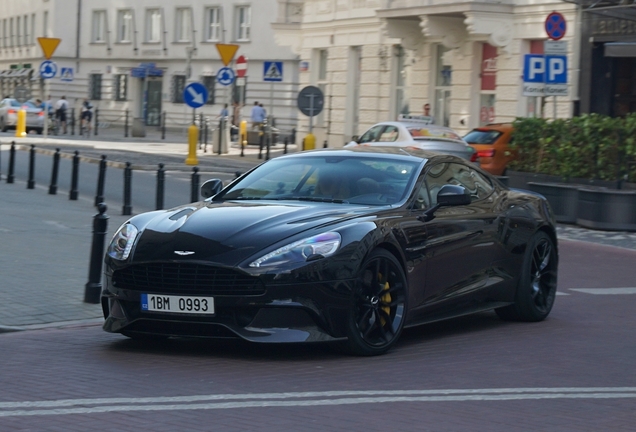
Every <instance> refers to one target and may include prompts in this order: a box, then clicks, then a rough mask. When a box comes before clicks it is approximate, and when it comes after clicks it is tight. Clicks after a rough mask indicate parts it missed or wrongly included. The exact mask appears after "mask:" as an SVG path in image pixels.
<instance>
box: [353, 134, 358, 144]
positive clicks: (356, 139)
mask: <svg viewBox="0 0 636 432" xmlns="http://www.w3.org/2000/svg"><path fill="white" fill-rule="evenodd" d="M351 141H355V142H357V143H358V144H360V137H359V136H358V135H354V136H352V137H351Z"/></svg>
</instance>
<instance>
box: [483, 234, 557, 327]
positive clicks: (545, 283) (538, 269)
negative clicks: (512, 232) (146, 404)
mask: <svg viewBox="0 0 636 432" xmlns="http://www.w3.org/2000/svg"><path fill="white" fill-rule="evenodd" d="M557 266H558V262H557V252H556V248H555V246H554V243H553V242H552V239H550V237H549V236H548V235H547V234H546V233H544V232H538V233H537V234H535V236H534V237H533V238H532V239H531V240H530V242H529V243H528V247H527V249H526V254H525V257H524V259H523V269H522V271H521V277H520V280H519V285H518V286H517V293H516V296H515V302H514V303H513V304H512V305H510V306H506V307H503V308H499V309H496V310H495V312H496V313H497V315H499V317H500V318H502V319H505V320H512V321H542V320H544V319H545V318H546V317H547V316H548V314H549V313H550V311H551V310H552V306H553V305H554V300H555V297H556V288H557Z"/></svg>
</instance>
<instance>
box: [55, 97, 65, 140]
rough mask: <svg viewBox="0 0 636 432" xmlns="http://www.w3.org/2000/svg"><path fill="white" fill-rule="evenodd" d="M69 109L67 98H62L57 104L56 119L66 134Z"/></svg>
mask: <svg viewBox="0 0 636 432" xmlns="http://www.w3.org/2000/svg"><path fill="white" fill-rule="evenodd" d="M67 109H68V102H67V100H66V96H62V98H61V99H60V100H58V101H57V103H56V104H55V118H56V119H57V121H58V122H59V123H60V125H61V126H62V129H63V130H64V133H66V110H67Z"/></svg>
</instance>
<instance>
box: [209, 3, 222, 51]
mask: <svg viewBox="0 0 636 432" xmlns="http://www.w3.org/2000/svg"><path fill="white" fill-rule="evenodd" d="M205 16H206V23H205V27H206V33H205V40H206V41H210V42H215V41H219V40H221V8H218V7H211V8H207V9H206V13H205Z"/></svg>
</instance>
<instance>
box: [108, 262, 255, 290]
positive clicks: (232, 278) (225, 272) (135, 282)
mask: <svg viewBox="0 0 636 432" xmlns="http://www.w3.org/2000/svg"><path fill="white" fill-rule="evenodd" d="M113 286H115V287H117V288H120V289H129V290H134V291H144V292H153V293H160V294H162V293H165V294H168V293H173V294H177V293H184V294H207V295H215V296H223V295H228V296H237V295H262V294H264V293H265V287H264V285H263V284H262V282H261V281H260V280H259V279H258V278H255V277H252V276H248V275H245V274H243V273H240V272H238V271H235V270H230V269H224V268H219V267H212V266H207V265H202V264H188V263H151V264H136V265H131V266H129V267H126V268H124V269H121V270H117V271H115V272H114V273H113Z"/></svg>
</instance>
